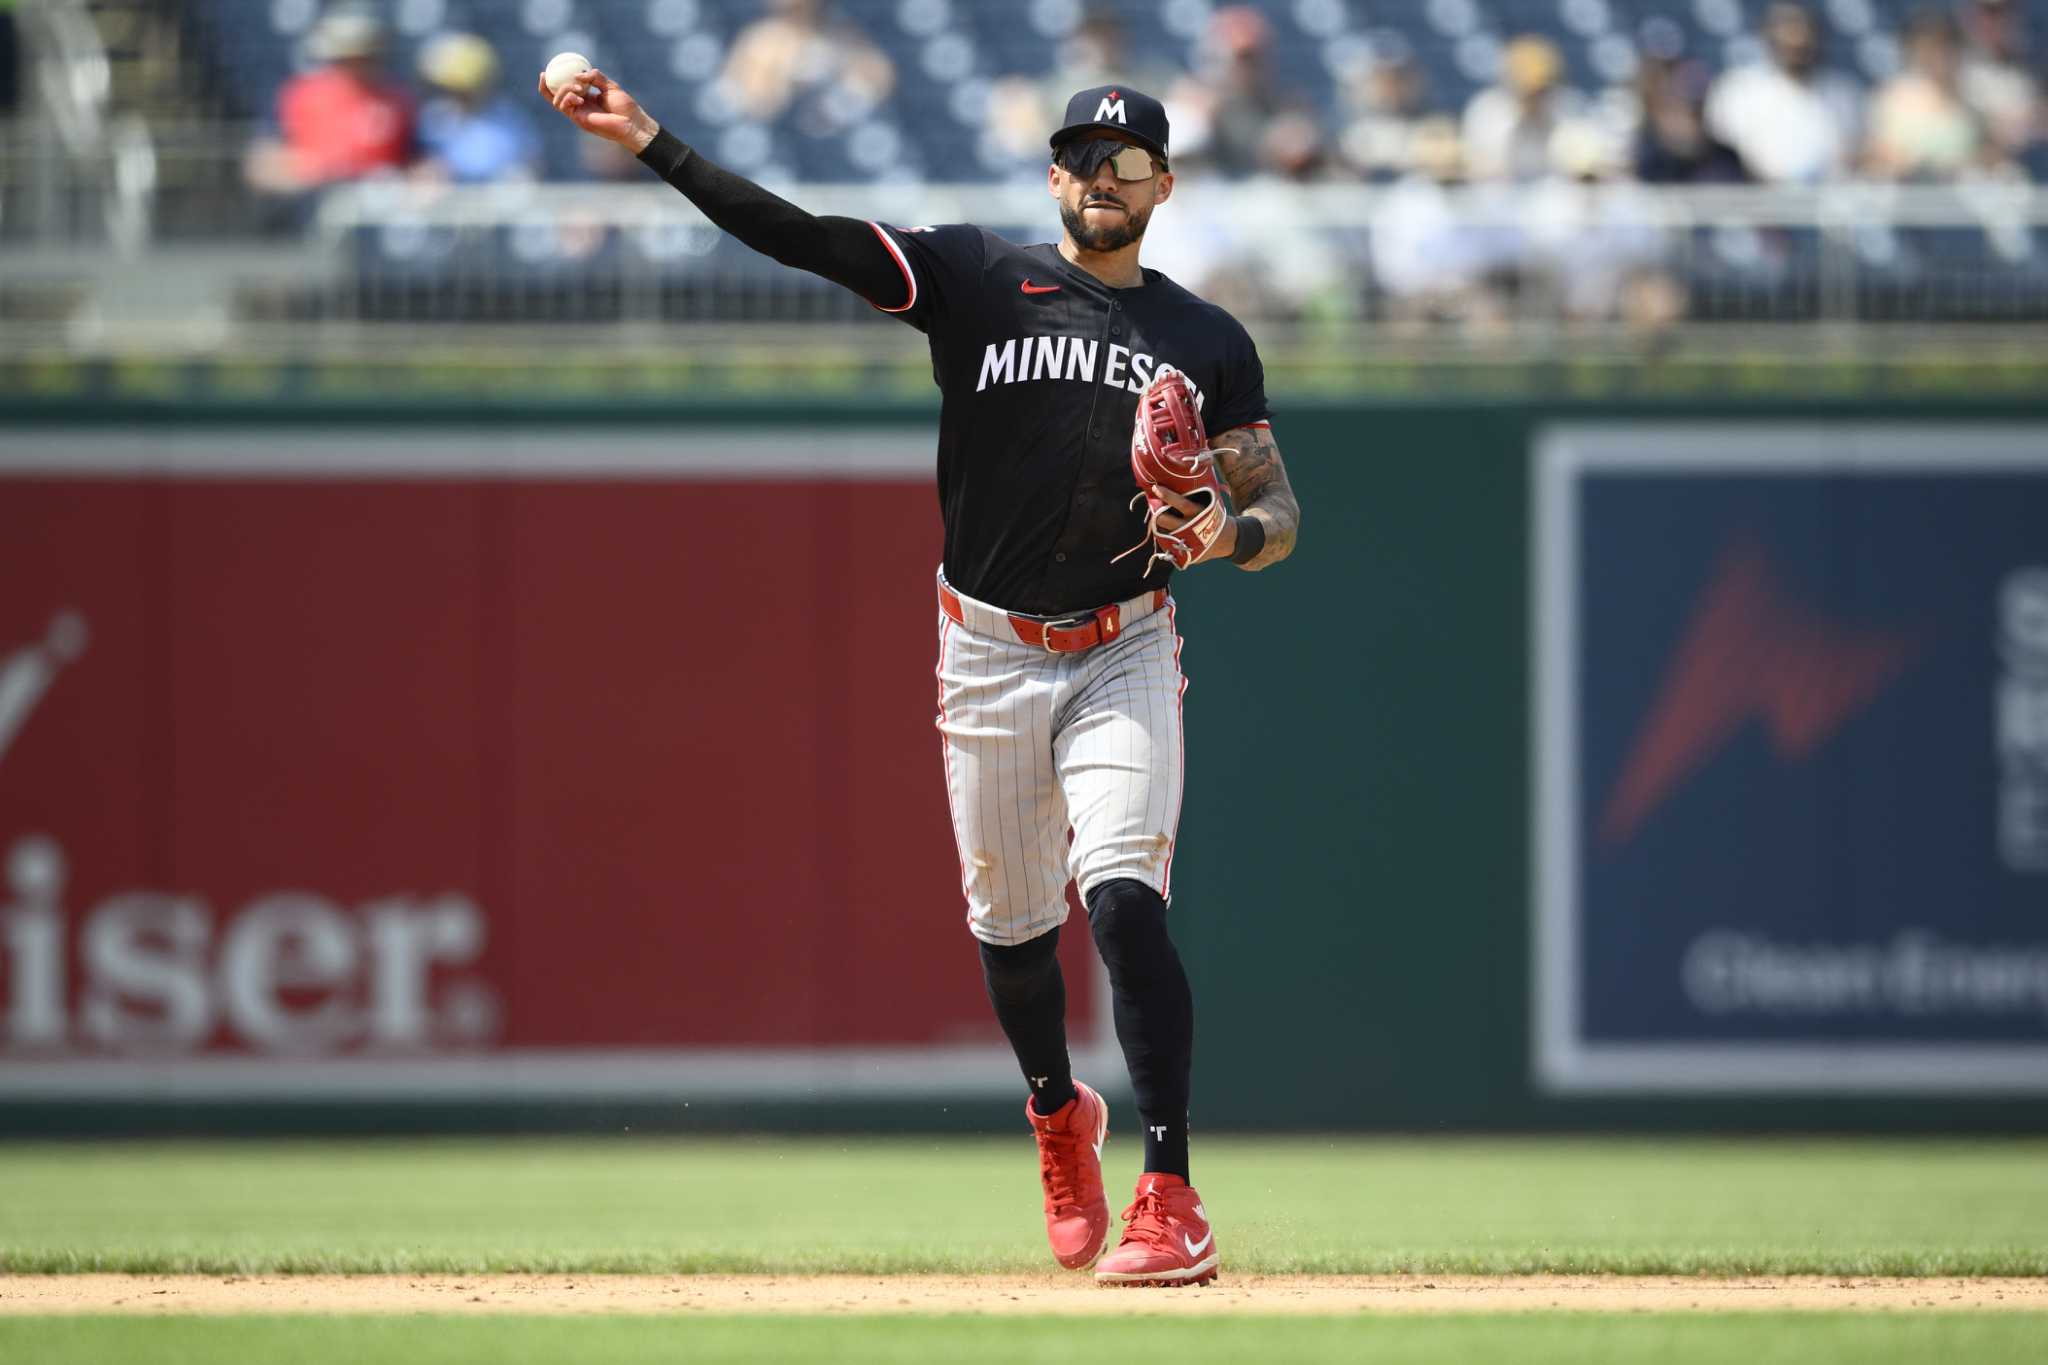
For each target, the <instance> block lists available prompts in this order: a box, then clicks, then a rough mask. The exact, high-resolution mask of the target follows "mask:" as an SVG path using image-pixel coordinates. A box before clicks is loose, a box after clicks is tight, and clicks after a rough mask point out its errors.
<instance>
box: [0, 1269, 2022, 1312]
mask: <svg viewBox="0 0 2048 1365" xmlns="http://www.w3.org/2000/svg"><path fill="white" fill-rule="evenodd" d="M1987 1309H1989V1310H2000V1309H2004V1310H2022V1311H2035V1312H2041V1311H2048V1279H1934V1278H1927V1279H1865V1278H1847V1277H1841V1278H1838V1277H1823V1276H1816V1277H1785V1278H1772V1279H1765V1278H1759V1279H1706V1278H1699V1279H1688V1278H1678V1277H1660V1276H1643V1277H1626V1276H1534V1275H1532V1276H1455V1275H1435V1276H1309V1275H1304V1276H1256V1277H1244V1278H1233V1279H1227V1280H1225V1281H1223V1282H1222V1283H1219V1284H1215V1285H1207V1286H1202V1287H1199V1288H1193V1289H1179V1290H1132V1289H1108V1288H1099V1287H1097V1286H1095V1285H1094V1284H1092V1283H1089V1282H1087V1281H1085V1280H1077V1279H1075V1278H1071V1277H1065V1276H1054V1275H1027V1276H951V1275H902V1276H886V1277H872V1276H846V1275H816V1276H801V1275H760V1276H755V1275H692V1276H670V1275H449V1276H400V1275H305V1276H253V1277H213V1276H197V1275H23V1276H10V1277H6V1278H0V1314H23V1313H144V1314H151V1313H176V1314H224V1313H236V1314H244V1313H258V1314H261V1313H707V1314H729V1313H846V1314H875V1313H882V1314H941V1313H1036V1314H1063V1313H1115V1314H1130V1313H1175V1314H1182V1313H1321V1314H1343V1313H1359V1312H1369V1313H1527V1312H1604V1313H1613V1312H1711V1313H1725V1312H1731V1311H1745V1310H1747V1311H1760V1312H1784V1311H1836V1312H1843V1311H1857V1312H1869V1311H1897V1312H1926V1311H1929V1310H1934V1311H1954V1310H1975V1311H1982V1310H1987Z"/></svg>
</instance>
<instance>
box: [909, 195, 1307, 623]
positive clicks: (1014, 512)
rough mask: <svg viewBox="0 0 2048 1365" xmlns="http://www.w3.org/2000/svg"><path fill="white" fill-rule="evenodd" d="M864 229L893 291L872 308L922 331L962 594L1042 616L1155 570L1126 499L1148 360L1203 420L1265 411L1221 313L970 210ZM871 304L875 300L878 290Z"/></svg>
mask: <svg viewBox="0 0 2048 1365" xmlns="http://www.w3.org/2000/svg"><path fill="white" fill-rule="evenodd" d="M876 231H877V232H878V233H879V234H880V235H881V237H882V240H883V242H884V243H885V244H886V245H887V246H888V247H889V248H890V250H891V252H892V254H893V255H895V257H896V263H897V265H898V266H900V267H901V268H902V270H903V274H904V277H905V285H906V290H907V293H908V301H907V302H905V303H904V304H903V306H902V307H900V308H884V309H883V311H885V312H893V313H895V314H897V315H898V316H900V317H901V318H902V319H903V320H904V321H906V322H908V323H909V324H910V325H911V326H913V327H916V328H917V329H918V330H919V331H921V332H924V333H925V334H926V336H927V337H928V338H929V339H930V344H931V354H932V377H933V378H934V379H936V380H937V381H938V385H939V391H940V393H941V394H942V395H943V403H942V405H941V408H940V412H939V469H938V477H939V505H940V507H941V509H942V511H943V513H944V516H945V522H946V549H945V573H946V579H947V581H948V582H950V583H951V584H952V585H953V586H954V587H955V588H957V589H959V590H960V591H961V592H963V593H966V594H967V595H968V596H969V597H973V598H977V599H979V600H980V601H983V602H987V603H990V604H991V605H994V606H999V607H1002V608H1004V609H1006V610H1009V611H1017V612H1028V613H1031V614H1033V615H1040V616H1050V615H1060V614H1065V613H1069V612H1078V611H1085V610H1088V609H1090V608H1094V607H1099V606H1103V605H1105V604H1107V603H1110V602H1119V601H1122V600H1124V599H1126V598H1130V597H1136V596H1138V595H1139V594H1140V593H1142V592H1144V591H1146V590H1147V589H1150V588H1157V587H1161V586H1163V585H1164V584H1165V582H1166V580H1167V578H1168V577H1169V576H1170V575H1171V574H1172V572H1173V570H1172V566H1171V565H1168V564H1166V563H1164V562H1163V561H1156V562H1152V561H1148V555H1149V547H1147V548H1146V549H1143V550H1139V551H1138V552H1137V553H1136V554H1132V555H1129V556H1126V557H1125V558H1123V559H1121V560H1118V561H1117V562H1116V563H1114V564H1112V563H1111V562H1110V560H1111V559H1112V558H1113V557H1114V556H1115V555H1116V554H1117V553H1118V552H1119V551H1122V550H1126V549H1129V548H1130V547H1131V546H1132V545H1135V544H1136V543H1137V542H1138V541H1139V540H1140V539H1141V538H1142V537H1143V536H1144V532H1145V516H1144V504H1143V503H1142V502H1140V503H1139V504H1137V506H1136V507H1135V508H1134V507H1133V506H1132V502H1131V500H1132V498H1133V497H1134V496H1135V495H1136V494H1137V491H1138V489H1137V484H1136V482H1135V481H1134V480H1133V479H1132V477H1131V465H1130V458H1131V427H1132V425H1133V423H1134V422H1135V421H1136V419H1137V411H1138V395H1139V394H1140V393H1142V392H1143V391H1144V388H1145V385H1146V383H1147V382H1148V381H1149V380H1150V379H1151V378H1152V376H1153V374H1154V373H1155V372H1156V371H1157V370H1158V369H1159V368H1160V367H1162V366H1164V367H1169V368H1171V369H1175V370H1178V371H1180V372H1181V373H1182V374H1184V375H1186V376H1187V377H1188V379H1189V380H1191V381H1192V382H1193V384H1194V386H1195V389H1196V392H1197V393H1198V395H1199V397H1200V402H1201V407H1202V420H1203V424H1204V425H1205V426H1206V427H1207V428H1208V431H1209V433H1210V434H1211V435H1212V436H1213V435H1219V434H1221V433H1223V432H1226V431H1230V430H1232V429H1234V428H1237V427H1243V426H1250V425H1252V424H1254V423H1260V422H1265V421H1267V420H1268V418H1269V413H1268V411H1267V407H1266V380H1265V371H1264V369H1263V368H1262V367H1261V365H1260V364H1259V353H1258V350H1257V348H1256V347H1254V346H1253V345H1252V339H1251V337H1250V336H1249V335H1247V334H1246V332H1245V330H1244V328H1243V327H1242V326H1241V325H1240V324H1239V323H1238V321H1237V319H1235V318H1233V317H1231V316H1230V314H1229V313H1227V312H1225V311H1224V310H1223V309H1221V308H1219V307H1217V306H1216V305H1215V304H1213V303H1208V302H1206V301H1204V300H1202V299H1199V298H1197V297H1196V296H1195V295H1193V294H1192V293H1189V292H1188V291H1187V290H1185V289H1183V288H1181V287H1180V286H1179V285H1177V284H1175V283H1174V282H1173V281H1172V280H1170V279H1168V278H1166V276H1164V275H1162V274H1160V273H1159V272H1158V271H1156V270H1147V271H1145V272H1144V283H1143V284H1141V285H1133V286H1132V287H1130V288H1128V289H1112V288H1110V287H1109V286H1108V285H1105V284H1103V283H1102V282H1101V281H1100V280H1098V279H1096V278H1095V277H1094V276H1093V275H1090V274H1089V273H1088V272H1086V271H1085V270H1082V269H1080V268H1079V267H1077V266H1074V265H1070V264H1069V263H1068V262H1067V260H1066V258H1065V257H1063V256H1061V255H1060V253H1059V248H1058V247H1056V246H1053V245H1052V244H1050V243H1041V244H1039V245H1036V246H1016V245H1013V244H1011V243H1010V242H1007V241H1004V240H1003V239H1002V238H1001V237H998V236H996V235H995V234H994V233H992V232H989V231H987V230H986V229H984V228H979V227H975V226H973V225H971V224H964V223H960V224H949V225H947V226H944V227H918V228H899V227H890V226H886V225H882V224H877V225H876ZM877 306H878V307H880V306H882V305H880V304H879V303H878V304H877Z"/></svg>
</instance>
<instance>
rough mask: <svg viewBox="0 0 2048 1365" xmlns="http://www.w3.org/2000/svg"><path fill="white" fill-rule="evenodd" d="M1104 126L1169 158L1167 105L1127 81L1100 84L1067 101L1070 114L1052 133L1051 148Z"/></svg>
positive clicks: (1107, 129) (1056, 149)
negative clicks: (1135, 88) (1058, 128)
mask: <svg viewBox="0 0 2048 1365" xmlns="http://www.w3.org/2000/svg"><path fill="white" fill-rule="evenodd" d="M1097 129H1101V130H1103V131H1105V132H1112V133H1128V134H1130V138H1131V141H1133V142H1135V143H1137V144H1138V145H1139V146H1140V147H1143V148H1144V149H1145V150H1146V151H1148V152H1150V153H1152V155H1154V156H1156V157H1158V158H1159V159H1160V160H1161V161H1165V160H1166V106H1165V105H1163V104H1161V103H1160V102H1159V101H1158V100H1155V99H1153V98H1152V97H1151V96H1150V95H1147V94H1145V93H1144V92H1143V91H1140V90H1133V89H1131V87H1129V86H1128V85H1097V86H1092V87H1090V88H1089V89H1087V90H1083V91H1081V92H1080V93H1079V94H1077V95H1075V96H1074V97H1073V98H1072V99H1070V100H1068V101H1067V116H1066V118H1065V119H1063V120H1061V123H1060V130H1059V131H1058V132H1057V133H1054V134H1053V135H1052V149H1053V150H1054V151H1058V150H1059V149H1060V146H1061V144H1062V143H1066V142H1071V141H1073V140H1074V139H1075V138H1077V137H1080V136H1082V135H1083V134H1086V133H1090V132H1093V131H1095V130H1097Z"/></svg>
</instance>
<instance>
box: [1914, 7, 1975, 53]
mask: <svg viewBox="0 0 2048 1365" xmlns="http://www.w3.org/2000/svg"><path fill="white" fill-rule="evenodd" d="M1904 37H1905V40H1906V41H1907V42H1909V43H1910V42H1915V41H1917V40H1919V39H1922V38H1939V39H1941V40H1942V41H1943V42H1945V43H1947V44H1949V45H1950V46H1951V47H1954V46H1956V45H1958V44H1960V43H1961V42H1962V41H1963V30H1962V28H1961V27H1960V26H1959V25H1958V24H1957V23H1956V21H1955V16H1954V15H1952V14H1950V13H1949V12H1948V11H1947V10H1940V9H1935V8H1933V7H1932V6H1923V7H1922V8H1920V9H1916V10H1914V11H1913V13H1912V15H1911V16H1910V17H1908V18H1907V20H1906V26H1905V30H1904Z"/></svg>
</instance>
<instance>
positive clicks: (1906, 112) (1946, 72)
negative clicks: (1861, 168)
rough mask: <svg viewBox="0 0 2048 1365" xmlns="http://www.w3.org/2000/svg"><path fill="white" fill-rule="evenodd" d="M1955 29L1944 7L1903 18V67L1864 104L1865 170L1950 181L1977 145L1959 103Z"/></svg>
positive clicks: (1975, 154)
mask: <svg viewBox="0 0 2048 1365" xmlns="http://www.w3.org/2000/svg"><path fill="white" fill-rule="evenodd" d="M1961 43H1962V35H1961V34H1960V33H1959V32H1958V31H1957V29H1956V24H1955V21H1954V20H1953V19H1951V18H1949V17H1948V16H1947V15H1946V14H1940V13H1937V12H1934V11H1932V10H1923V11H1921V12H1920V13H1918V14H1915V15H1914V16H1913V18H1912V19H1911V20H1910V21H1909V22H1908V23H1907V25H1906V33H1905V59H1906V60H1905V69H1904V70H1902V71H1901V72H1899V74H1898V75H1896V76H1894V77H1892V78H1891V80H1889V81H1887V82H1886V83H1885V85H1884V88H1883V89H1881V90H1879V91H1878V92H1877V97H1876V98H1875V99H1874V100H1872V101H1871V105H1870V151H1869V155H1868V158H1867V163H1868V166H1869V168H1870V170H1871V171H1872V172H1874V173H1875V174H1877V175H1881V176H1887V177H1890V178H1893V179H1898V180H1953V179H1955V178H1956V177H1958V176H1959V175H1961V174H1962V172H1963V171H1964V170H1965V169H1967V168H1968V167H1969V166H1971V165H1972V164H1974V163H1975V162H1976V161H1977V160H1978V158H1979V156H1980V155H1981V154H1982V151H1983V149H1984V146H1985V140H1984V137H1983V133H1982V127H1981V125H1980V123H1979V121H1978V118H1977V114H1976V111H1974V110H1972V109H1971V108H1970V107H1969V105H1967V104H1965V103H1964V102H1963V94H1962V89H1961V85H1960V77H1961V74H1962V55H1963V54H1962V46H1961Z"/></svg>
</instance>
